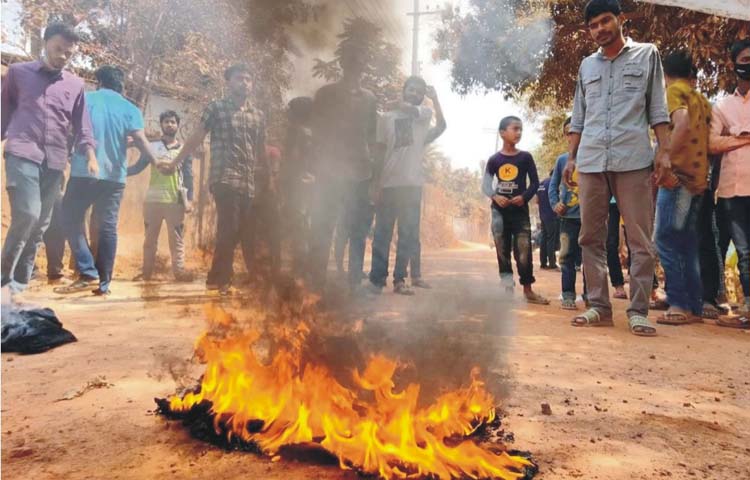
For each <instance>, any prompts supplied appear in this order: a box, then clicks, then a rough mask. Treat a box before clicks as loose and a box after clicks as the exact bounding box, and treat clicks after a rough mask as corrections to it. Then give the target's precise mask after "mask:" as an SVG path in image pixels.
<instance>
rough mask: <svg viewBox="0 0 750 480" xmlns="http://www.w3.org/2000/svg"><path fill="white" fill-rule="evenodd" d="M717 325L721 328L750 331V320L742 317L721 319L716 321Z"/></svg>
mask: <svg viewBox="0 0 750 480" xmlns="http://www.w3.org/2000/svg"><path fill="white" fill-rule="evenodd" d="M716 325H718V326H720V327H727V328H738V329H740V330H749V329H750V319H748V318H747V317H740V316H734V317H725V318H720V319H718V320H716Z"/></svg>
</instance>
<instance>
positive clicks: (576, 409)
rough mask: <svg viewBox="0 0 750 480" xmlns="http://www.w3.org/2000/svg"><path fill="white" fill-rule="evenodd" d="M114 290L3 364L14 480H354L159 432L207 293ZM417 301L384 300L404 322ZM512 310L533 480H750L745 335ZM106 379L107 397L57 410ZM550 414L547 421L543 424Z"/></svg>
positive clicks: (471, 252) (440, 285) (435, 263)
mask: <svg viewBox="0 0 750 480" xmlns="http://www.w3.org/2000/svg"><path fill="white" fill-rule="evenodd" d="M425 265H426V269H427V271H428V272H430V273H431V275H428V278H429V280H430V281H431V282H433V284H434V287H435V289H433V290H432V291H429V292H424V291H423V292H419V295H420V296H421V297H422V299H423V300H424V297H426V298H427V299H428V300H429V299H430V298H433V299H438V298H439V297H440V296H441V293H444V292H447V291H450V290H451V289H452V288H453V286H454V285H455V284H456V283H458V282H461V283H462V284H465V285H468V286H469V287H472V286H476V287H477V288H479V287H481V286H487V285H495V284H497V280H496V264H495V260H494V254H493V252H491V251H490V250H489V249H487V248H486V247H483V248H473V249H465V250H451V251H441V252H434V253H431V254H427V255H426V258H425ZM538 278H539V283H538V289H539V290H540V291H542V292H543V293H546V294H548V295H550V296H556V295H557V292H558V289H559V274H558V273H554V272H539V273H538ZM113 288H114V290H115V293H114V294H113V295H112V296H111V297H110V298H107V299H100V298H92V297H87V296H78V297H75V298H60V297H58V296H56V295H54V294H52V293H51V287H47V286H43V287H40V288H38V289H37V290H36V291H34V292H31V293H30V294H29V295H27V299H28V300H29V301H32V302H34V303H36V304H39V305H47V306H50V307H52V308H54V309H55V310H56V311H57V312H58V314H59V316H60V317H61V319H62V321H63V322H64V323H65V325H66V327H68V328H69V329H70V330H72V331H73V332H74V333H75V334H76V335H77V336H78V339H79V341H78V342H77V343H75V344H71V345H65V346H62V347H60V348H58V349H56V350H53V351H51V352H48V353H45V354H41V355H36V356H17V355H15V354H3V356H2V473H3V474H4V478H8V479H38V480H42V479H53V478H54V479H58V478H64V479H90V478H97V479H98V478H107V479H118V478H123V479H124V478H138V479H150V478H181V479H186V478H196V479H198V478H206V479H208V478H226V479H232V478H238V479H239V478H250V479H318V478H325V479H352V478H356V476H355V475H354V474H353V473H351V472H342V471H339V470H338V469H337V468H336V467H331V466H321V465H311V464H306V463H297V462H293V461H281V462H276V463H272V462H270V461H269V460H268V459H265V458H261V457H258V456H255V455H252V454H242V453H237V452H235V453H226V452H223V451H221V450H218V449H216V448H213V447H211V446H209V445H206V444H203V443H200V442H198V441H196V440H193V439H191V438H190V437H189V436H188V435H187V434H186V433H185V432H184V431H183V430H182V428H181V427H180V425H179V424H176V423H172V424H170V423H168V422H166V421H165V420H164V419H162V418H160V417H157V416H155V415H154V414H153V413H152V412H151V410H152V409H153V408H154V403H153V398H154V397H156V396H165V395H168V394H170V393H172V392H174V390H175V388H176V384H175V380H174V376H179V375H181V374H183V373H184V372H182V371H181V370H180V368H181V365H183V364H184V363H183V361H184V360H185V359H188V358H190V356H191V353H192V345H193V341H194V340H195V338H196V337H197V336H198V334H199V333H200V332H201V330H202V328H203V325H204V323H203V319H202V316H203V313H202V311H203V310H202V305H203V304H204V303H205V302H206V301H207V299H206V297H204V296H203V291H202V287H201V284H200V282H196V283H195V284H191V285H187V286H185V285H179V286H176V285H169V284H156V285H152V286H143V285H141V284H136V283H131V282H127V281H117V282H116V283H115V284H114V287H113ZM410 301H414V300H413V299H408V298H394V296H393V295H392V294H390V293H386V294H385V295H384V296H383V297H382V298H381V299H379V300H377V302H382V303H383V305H387V308H389V309H395V310H396V311H398V310H399V308H406V306H408V302H410ZM624 305H625V304H624V302H621V301H620V302H618V303H616V306H617V308H618V309H619V310H620V311H622V310H623V309H624ZM513 308H514V313H515V318H516V322H515V326H514V331H512V332H511V334H510V335H508V334H507V333H506V334H505V335H504V340H505V341H506V342H507V344H508V345H509V349H510V351H509V352H508V355H507V359H508V363H507V364H506V367H505V371H504V372H500V374H501V375H507V376H509V378H510V380H509V387H510V388H509V393H508V397H507V398H506V399H505V401H504V403H505V405H504V408H505V410H506V412H507V418H506V419H505V422H506V424H507V428H508V429H509V430H511V431H513V432H514V433H515V439H516V440H515V444H514V447H515V448H519V449H523V450H530V451H532V452H533V453H534V456H535V458H536V459H537V460H538V461H539V463H540V467H541V473H540V475H539V476H538V477H537V478H542V479H549V480H552V479H568V478H587V479H612V480H615V479H623V480H624V479H656V478H673V479H691V478H700V479H704V478H705V479H736V480H739V479H748V478H750V462H748V460H747V459H748V458H750V386H749V382H750V376H748V365H750V348H749V346H750V335H748V334H747V333H744V332H739V331H732V330H727V329H722V328H719V327H716V326H713V325H691V326H687V327H661V328H660V332H659V333H660V336H659V337H656V338H645V339H644V338H636V337H634V336H632V335H630V334H629V333H628V332H627V329H626V327H625V322H624V319H623V314H622V313H620V315H619V316H618V317H617V318H616V322H617V326H616V327H615V328H609V329H591V330H590V329H574V328H572V327H570V326H569V324H568V314H567V313H565V312H562V311H561V310H560V309H559V308H558V306H557V302H553V305H551V306H548V307H536V306H535V307H528V306H526V305H524V304H523V303H520V302H519V303H516V304H515V305H514V307H513ZM498 341H500V339H498ZM170 370H172V373H174V375H171V374H170ZM199 370H200V369H199V368H196V371H198V372H199ZM100 376H104V377H106V381H107V382H109V383H111V384H112V386H111V387H109V388H99V389H94V390H91V391H88V392H87V393H85V394H84V395H82V396H81V397H78V398H73V399H72V400H67V401H57V400H58V399H60V398H62V397H64V396H66V394H67V393H69V392H70V391H71V389H73V390H75V389H77V388H80V387H82V386H84V385H85V384H86V383H87V382H88V381H90V380H93V379H95V378H97V377H100ZM543 402H546V403H549V404H550V406H551V408H552V415H549V416H545V415H543V414H542V413H541V410H540V404H541V403H543Z"/></svg>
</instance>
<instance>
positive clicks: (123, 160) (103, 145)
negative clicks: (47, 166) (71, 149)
mask: <svg viewBox="0 0 750 480" xmlns="http://www.w3.org/2000/svg"><path fill="white" fill-rule="evenodd" d="M86 108H87V109H88V112H89V116H90V117H91V125H92V127H93V130H94V139H95V140H96V160H97V163H98V164H99V175H98V176H97V178H98V179H99V180H108V181H110V182H116V183H125V178H126V177H127V171H128V160H127V150H128V143H127V136H128V135H129V134H131V133H133V132H135V131H137V130H143V115H142V114H141V111H140V110H138V107H136V106H135V105H134V104H133V103H131V102H130V101H128V100H127V99H126V98H125V97H123V96H122V95H120V94H119V93H117V92H115V91H114V90H110V89H107V88H102V89H99V90H96V91H94V92H87V93H86ZM70 175H71V176H73V177H89V178H91V175H90V174H89V172H88V168H87V160H86V157H85V156H84V155H81V154H79V153H76V154H74V155H73V158H72V160H71V168H70Z"/></svg>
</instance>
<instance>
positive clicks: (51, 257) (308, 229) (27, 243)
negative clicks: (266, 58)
mask: <svg viewBox="0 0 750 480" xmlns="http://www.w3.org/2000/svg"><path fill="white" fill-rule="evenodd" d="M78 41H79V37H78V35H77V34H76V32H75V30H74V29H73V28H71V26H69V25H66V24H62V23H54V24H51V25H49V26H48V27H47V29H46V30H45V33H44V42H45V44H44V53H43V55H42V57H41V58H40V59H39V60H36V61H32V62H25V63H15V64H12V65H10V67H9V69H8V72H7V75H6V77H5V79H4V81H3V87H2V135H3V140H4V142H5V146H4V147H5V148H4V153H5V159H6V175H7V176H6V178H7V183H6V184H7V190H8V193H9V200H10V206H11V225H10V227H9V230H8V234H7V235H6V239H5V243H4V244H3V250H2V285H3V287H5V286H8V288H9V289H10V291H11V292H13V293H18V292H22V291H23V290H25V289H26V288H27V287H28V285H29V282H30V280H31V279H32V275H33V273H34V265H35V259H36V252H37V249H38V248H39V246H40V245H41V244H42V242H45V243H46V247H47V248H46V249H47V257H48V272H47V273H48V278H49V280H50V281H52V282H57V281H59V280H60V279H61V278H62V276H63V275H62V271H63V265H62V258H63V252H64V249H65V243H66V241H67V243H68V244H69V245H70V249H71V257H72V259H73V262H72V263H73V268H74V269H75V272H76V276H77V278H76V279H75V280H74V281H72V282H71V283H69V284H67V285H60V286H58V287H56V288H55V289H54V291H55V292H56V293H59V294H71V293H77V292H86V291H91V292H93V293H94V294H95V295H108V294H109V293H110V292H111V289H110V285H111V282H112V278H113V270H114V261H115V256H116V250H117V225H118V218H119V211H120V204H121V201H122V197H123V192H124V190H125V185H126V179H127V177H129V176H133V175H137V174H139V173H140V172H142V171H143V170H145V169H146V168H147V167H150V172H151V173H150V175H151V176H150V179H149V185H148V190H147V192H146V195H145V201H144V204H143V220H144V230H145V239H144V244H143V265H142V271H141V273H140V274H139V275H138V276H137V277H136V279H135V280H139V281H149V280H152V278H153V277H154V268H155V263H156V256H157V246H158V238H159V233H160V230H161V227H162V224H164V223H166V225H167V232H168V237H169V247H170V252H171V257H172V271H173V274H174V278H175V280H177V281H180V282H192V281H193V280H194V278H195V276H196V275H195V273H194V272H191V271H189V270H187V269H186V267H185V245H184V230H185V215H186V213H188V212H189V211H190V210H191V209H192V199H193V175H192V163H193V160H192V157H191V155H192V153H193V152H194V151H195V150H196V149H198V148H199V147H200V146H201V145H202V144H203V142H204V139H205V138H206V136H208V135H210V167H209V175H208V186H209V191H210V193H211V194H212V196H213V199H214V203H215V206H216V235H215V246H214V252H213V259H212V265H211V268H210V270H209V272H208V275H207V279H206V288H207V290H209V291H215V292H218V293H219V294H220V295H230V294H232V293H233V292H234V289H233V287H232V283H233V277H234V271H233V266H234V257H235V250H236V248H237V246H238V244H239V245H240V246H241V249H242V254H243V258H244V261H245V264H246V267H247V270H248V272H251V274H253V273H255V272H256V271H257V270H258V269H257V265H255V264H254V258H255V256H256V255H255V253H256V247H257V244H258V238H259V237H264V238H265V239H266V240H268V242H267V243H269V250H270V251H271V255H270V257H271V262H270V263H271V268H270V270H271V274H272V275H277V274H278V273H279V270H280V264H281V251H280V250H281V246H280V245H281V242H282V239H287V240H289V242H288V243H289V245H290V253H291V255H290V256H291V258H292V262H291V264H292V273H293V274H294V276H296V277H298V278H303V279H304V280H306V281H307V282H308V284H309V285H310V288H312V289H314V290H320V289H322V288H323V287H324V286H325V284H326V275H327V267H328V263H329V256H330V251H331V247H332V243H333V241H334V231H335V232H336V235H335V238H336V241H335V243H336V248H335V250H336V257H337V265H339V266H340V268H342V269H343V257H344V254H343V252H344V250H345V249H346V247H347V246H348V252H349V254H348V262H349V264H348V286H349V289H350V290H351V292H352V293H353V294H359V293H365V294H366V293H370V294H378V293H381V291H382V289H383V287H384V286H385V284H386V279H387V277H388V269H389V265H388V262H389V253H390V247H391V243H392V239H393V234H394V228H395V225H396V223H398V243H397V254H396V265H395V270H394V273H393V289H394V292H395V293H397V294H401V295H413V294H414V291H413V290H412V288H414V287H417V288H430V286H429V284H428V283H427V282H425V281H424V280H423V279H422V278H421V258H420V257H421V244H420V234H419V232H420V219H421V207H422V187H423V185H424V182H425V180H426V178H425V172H424V168H423V164H422V159H423V157H424V152H425V148H426V146H427V145H428V144H430V143H431V142H433V141H434V140H435V139H437V138H438V137H439V136H440V135H441V134H442V133H443V131H444V130H445V128H446V124H445V119H444V117H443V113H442V109H441V107H440V102H439V100H438V97H437V94H436V93H435V89H434V88H432V87H430V86H428V85H427V84H426V82H425V81H424V80H423V79H422V78H420V77H416V76H415V77H409V78H407V79H406V80H405V82H404V85H403V94H402V99H401V101H398V102H394V103H393V104H392V105H390V106H389V108H388V110H387V111H386V112H384V113H379V112H378V109H377V101H376V97H375V95H374V94H373V93H372V92H370V91H368V90H367V89H366V88H364V87H363V86H362V77H363V74H364V72H365V70H366V67H367V65H366V59H367V50H366V45H359V44H356V43H354V44H350V45H347V46H345V47H344V48H342V49H341V58H340V66H341V70H342V74H343V75H342V78H341V80H340V81H338V82H336V83H333V84H330V85H326V86H324V87H322V88H320V89H319V90H318V91H317V92H316V94H315V95H314V97H298V98H295V99H293V100H292V101H291V102H289V106H288V109H287V115H288V118H287V128H286V132H287V138H286V141H285V145H284V149H283V152H284V154H283V156H284V158H283V159H281V158H280V157H281V156H282V154H281V151H280V149H278V148H276V147H273V146H271V145H269V142H268V141H267V134H266V129H267V127H266V123H267V122H266V116H265V113H264V112H262V111H261V110H260V109H259V108H258V107H257V105H256V102H255V101H254V99H253V98H252V94H251V92H252V87H253V77H252V72H251V70H250V68H249V67H248V66H247V65H245V64H236V65H233V66H231V67H229V68H228V69H226V71H225V72H224V79H225V81H226V90H225V91H226V95H225V96H224V97H223V98H220V99H217V100H215V101H213V102H211V103H210V104H209V105H208V106H207V107H206V108H205V110H204V111H203V114H202V115H201V117H200V121H199V122H198V124H197V127H196V128H195V129H194V131H193V132H191V133H190V135H189V136H188V137H187V138H186V140H185V142H184V144H182V143H181V142H180V141H178V140H177V133H178V131H179V126H180V121H181V119H180V116H179V114H178V113H177V112H175V111H172V110H168V111H165V112H162V113H161V115H160V117H159V124H160V127H161V138H160V139H159V140H157V141H154V142H149V141H148V139H147V138H146V134H145V132H144V120H143V116H142V114H141V112H140V110H139V109H138V108H137V107H136V105H134V104H133V103H132V102H131V101H130V100H128V99H127V98H126V97H125V96H124V95H123V91H124V88H125V74H124V72H123V70H122V69H120V68H118V67H115V66H110V65H105V66H102V67H100V68H98V69H97V70H96V72H95V77H96V82H97V89H96V90H95V91H85V88H84V82H83V80H82V79H80V78H78V77H77V76H75V75H74V74H73V73H71V72H70V71H68V70H66V68H65V67H66V66H67V64H68V62H69V60H70V59H71V57H72V56H73V54H74V52H75V49H76V44H77V42H78ZM425 99H427V101H425ZM433 117H434V121H433ZM131 147H135V148H137V149H138V150H139V151H140V154H141V155H140V157H139V158H138V160H137V161H136V162H135V163H133V164H132V165H128V155H127V153H128V149H129V148H131ZM68 163H70V173H69V176H68V177H69V178H68V179H67V185H64V183H65V178H64V177H65V174H64V171H65V170H66V168H67V164H68ZM63 192H64V195H63ZM89 211H90V212H91V215H90V219H89V220H88V224H89V228H88V232H87V228H86V223H87V212H89ZM373 222H374V226H373ZM50 225H51V228H50ZM373 229H374V241H373V248H372V265H373V267H372V270H371V272H370V276H369V282H368V285H367V286H366V287H364V288H363V287H362V281H363V280H364V279H365V278H367V277H366V276H365V274H364V263H365V258H364V257H365V244H366V240H367V238H368V236H369V234H370V232H371V230H373ZM87 233H88V235H87ZM407 270H408V271H410V276H411V280H410V285H407V283H406V279H407Z"/></svg>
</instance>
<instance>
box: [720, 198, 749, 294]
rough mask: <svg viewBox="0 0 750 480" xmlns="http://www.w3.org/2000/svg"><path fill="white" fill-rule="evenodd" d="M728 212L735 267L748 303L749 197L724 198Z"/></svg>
mask: <svg viewBox="0 0 750 480" xmlns="http://www.w3.org/2000/svg"><path fill="white" fill-rule="evenodd" d="M724 205H725V208H726V210H727V213H728V214H729V215H728V216H729V227H730V232H731V234H732V242H734V248H736V249H737V260H738V263H737V268H739V270H740V283H741V284H742V292H743V294H744V296H745V303H750V197H732V198H727V199H725V200H724Z"/></svg>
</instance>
